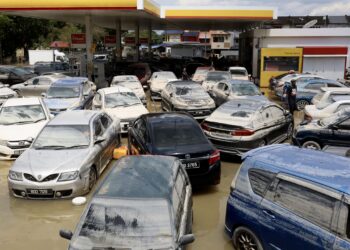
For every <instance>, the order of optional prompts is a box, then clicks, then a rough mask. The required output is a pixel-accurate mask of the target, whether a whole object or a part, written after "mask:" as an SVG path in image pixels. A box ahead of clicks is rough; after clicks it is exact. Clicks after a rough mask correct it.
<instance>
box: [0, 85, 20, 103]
mask: <svg viewBox="0 0 350 250" xmlns="http://www.w3.org/2000/svg"><path fill="white" fill-rule="evenodd" d="M16 97H18V96H17V93H16V92H15V91H13V90H12V89H10V88H9V87H8V85H7V84H2V83H0V106H1V104H2V103H3V102H5V101H6V100H8V99H10V98H16Z"/></svg>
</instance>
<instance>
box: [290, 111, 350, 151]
mask: <svg viewBox="0 0 350 250" xmlns="http://www.w3.org/2000/svg"><path fill="white" fill-rule="evenodd" d="M293 144H294V145H298V146H302V147H304V148H311V149H317V150H320V149H322V148H323V147H324V146H325V145H330V146H347V147H350V108H346V109H344V110H340V111H339V112H337V113H335V114H334V115H332V116H330V117H327V118H323V119H320V120H315V121H313V122H311V123H308V124H305V123H301V124H300V126H299V127H297V129H296V130H295V132H294V134H293Z"/></svg>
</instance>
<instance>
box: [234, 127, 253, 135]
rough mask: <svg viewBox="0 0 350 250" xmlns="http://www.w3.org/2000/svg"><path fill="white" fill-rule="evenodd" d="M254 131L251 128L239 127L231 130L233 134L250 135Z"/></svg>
mask: <svg viewBox="0 0 350 250" xmlns="http://www.w3.org/2000/svg"><path fill="white" fill-rule="evenodd" d="M253 134H254V131H253V130H249V129H237V130H234V131H232V132H231V135H233V136H249V135H253Z"/></svg>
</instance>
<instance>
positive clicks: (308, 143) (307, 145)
mask: <svg viewBox="0 0 350 250" xmlns="http://www.w3.org/2000/svg"><path fill="white" fill-rule="evenodd" d="M302 147H303V148H308V149H314V150H321V148H322V147H321V145H320V144H319V143H318V142H315V141H306V142H304V143H303V145H302Z"/></svg>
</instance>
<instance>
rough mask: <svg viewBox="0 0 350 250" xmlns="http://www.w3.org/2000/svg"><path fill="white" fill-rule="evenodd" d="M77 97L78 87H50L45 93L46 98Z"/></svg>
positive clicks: (78, 93)
mask: <svg viewBox="0 0 350 250" xmlns="http://www.w3.org/2000/svg"><path fill="white" fill-rule="evenodd" d="M79 96H80V88H79V87H51V88H49V90H48V91H47V97H48V98H78V97H79Z"/></svg>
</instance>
